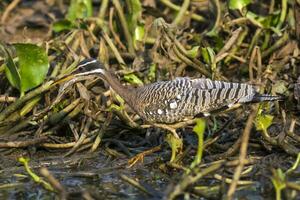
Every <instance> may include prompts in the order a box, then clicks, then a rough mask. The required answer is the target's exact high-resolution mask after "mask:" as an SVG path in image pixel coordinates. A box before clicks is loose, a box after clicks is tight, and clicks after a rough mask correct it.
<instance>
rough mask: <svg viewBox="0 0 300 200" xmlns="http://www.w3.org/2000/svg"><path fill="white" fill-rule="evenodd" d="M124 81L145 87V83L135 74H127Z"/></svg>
mask: <svg viewBox="0 0 300 200" xmlns="http://www.w3.org/2000/svg"><path fill="white" fill-rule="evenodd" d="M124 79H125V80H126V81H127V82H128V83H131V84H136V85H143V84H144V83H143V81H141V79H139V78H138V77H137V76H136V75H134V74H126V75H124Z"/></svg>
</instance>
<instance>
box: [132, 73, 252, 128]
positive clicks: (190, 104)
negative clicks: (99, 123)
mask: <svg viewBox="0 0 300 200" xmlns="http://www.w3.org/2000/svg"><path fill="white" fill-rule="evenodd" d="M256 94H257V92H256V89H255V87H254V86H252V85H248V84H240V83H229V82H223V81H211V80H210V79H190V78H176V79H175V80H173V81H160V82H156V83H153V84H150V85H146V86H144V87H140V88H137V91H136V95H137V99H138V101H139V102H138V103H137V106H138V107H140V108H138V109H139V110H140V111H141V112H142V113H143V114H142V115H143V118H145V119H146V120H147V121H151V122H156V123H175V122H179V121H183V120H185V119H190V118H193V117H194V116H196V115H201V114H202V115H204V116H207V115H209V113H210V112H212V111H215V110H218V109H221V108H224V107H230V106H232V105H234V104H236V103H245V102H251V101H252V100H253V98H254V97H255V95H256Z"/></svg>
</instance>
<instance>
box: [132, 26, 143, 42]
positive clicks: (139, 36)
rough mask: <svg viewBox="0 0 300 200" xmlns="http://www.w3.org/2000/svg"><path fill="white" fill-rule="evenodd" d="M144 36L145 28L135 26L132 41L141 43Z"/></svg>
mask: <svg viewBox="0 0 300 200" xmlns="http://www.w3.org/2000/svg"><path fill="white" fill-rule="evenodd" d="M144 35H145V27H144V26H136V28H135V31H134V39H135V40H137V41H143V39H144Z"/></svg>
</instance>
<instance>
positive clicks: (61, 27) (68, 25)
mask: <svg viewBox="0 0 300 200" xmlns="http://www.w3.org/2000/svg"><path fill="white" fill-rule="evenodd" d="M75 27H76V26H75V25H74V23H72V22H71V21H70V20H67V19H63V20H59V21H56V22H54V23H53V24H52V29H53V31H54V32H56V33H58V32H61V31H66V30H71V29H73V28H75Z"/></svg>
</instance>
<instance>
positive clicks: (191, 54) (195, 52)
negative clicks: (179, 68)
mask: <svg viewBox="0 0 300 200" xmlns="http://www.w3.org/2000/svg"><path fill="white" fill-rule="evenodd" d="M199 47H200V46H194V47H193V48H192V49H190V50H188V51H187V55H188V57H190V58H196V57H197V55H198V50H199Z"/></svg>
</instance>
